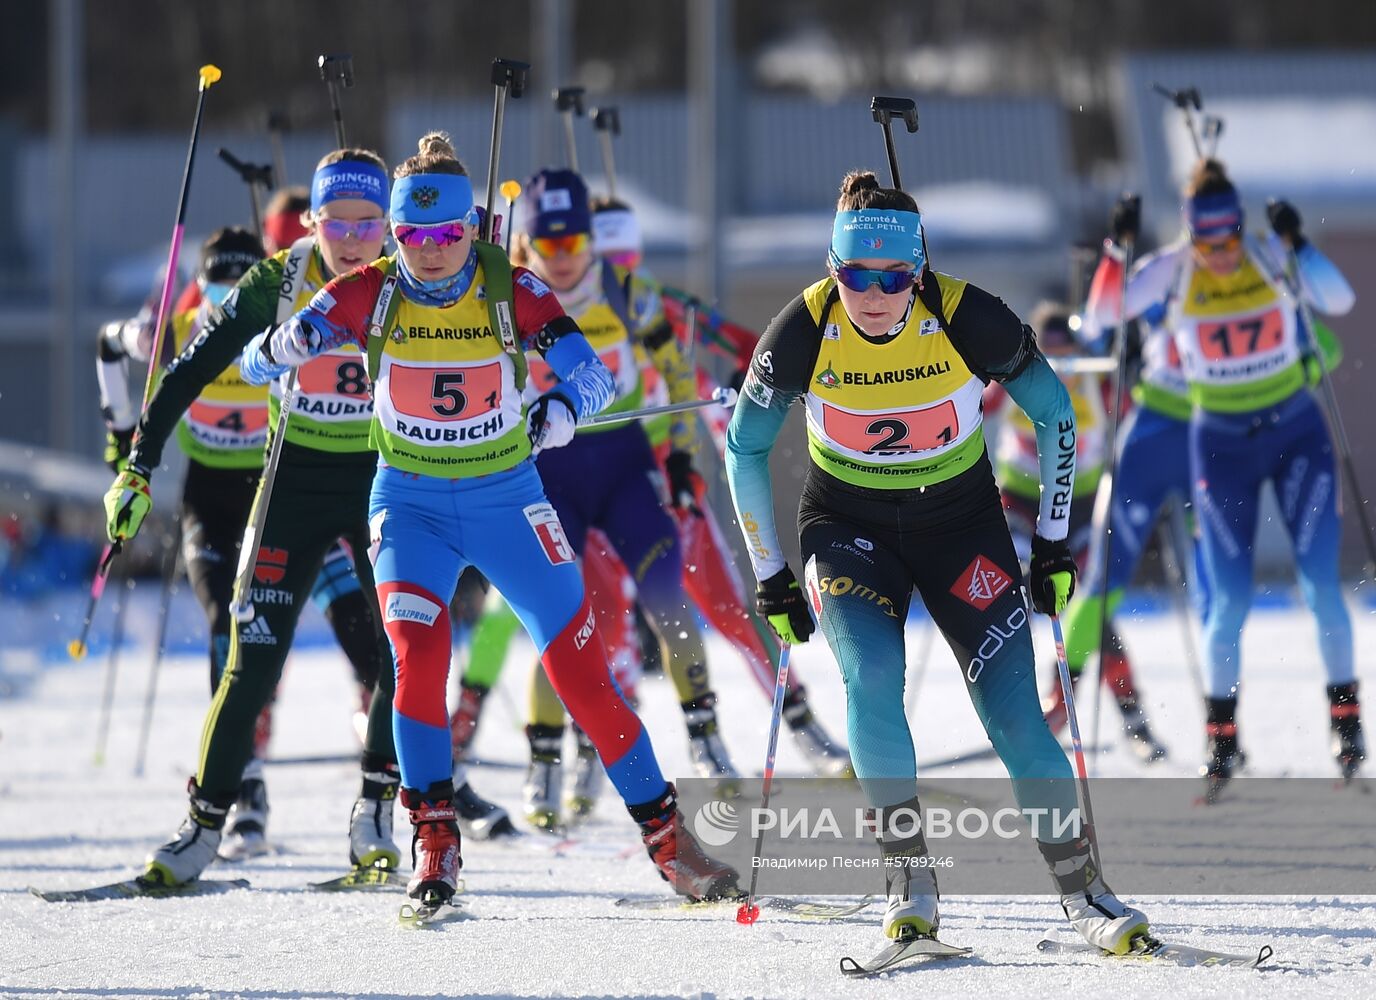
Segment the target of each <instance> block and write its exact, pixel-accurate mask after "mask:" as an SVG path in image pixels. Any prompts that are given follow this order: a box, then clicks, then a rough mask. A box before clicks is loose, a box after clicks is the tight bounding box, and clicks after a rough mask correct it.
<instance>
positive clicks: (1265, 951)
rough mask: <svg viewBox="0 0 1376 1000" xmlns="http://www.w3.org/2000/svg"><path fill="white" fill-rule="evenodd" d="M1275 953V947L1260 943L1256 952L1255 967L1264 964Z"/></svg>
mask: <svg viewBox="0 0 1376 1000" xmlns="http://www.w3.org/2000/svg"><path fill="white" fill-rule="evenodd" d="M1275 954H1276V949H1274V948H1272V947H1271V946H1270V945H1269V944H1264V945H1262V946H1261V948H1260V950H1259V951H1258V952H1257V960H1256V967H1258V968H1259V967H1260V966H1262V965H1265V964H1266V963H1267V962H1269V961H1270V960H1271V958H1272V957H1273V956H1274V955H1275Z"/></svg>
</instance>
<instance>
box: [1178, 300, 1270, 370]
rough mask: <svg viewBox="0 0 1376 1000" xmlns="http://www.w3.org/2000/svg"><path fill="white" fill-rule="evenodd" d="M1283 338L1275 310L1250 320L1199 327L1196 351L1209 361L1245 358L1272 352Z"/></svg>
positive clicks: (1208, 324) (1206, 324)
mask: <svg viewBox="0 0 1376 1000" xmlns="http://www.w3.org/2000/svg"><path fill="white" fill-rule="evenodd" d="M1284 336H1285V324H1284V322H1283V321H1282V319H1281V314H1280V310H1279V309H1272V310H1270V311H1269V312H1265V313H1262V314H1261V315H1260V316H1253V317H1251V318H1250V319H1241V320H1231V321H1229V322H1226V323H1208V322H1201V323H1200V324H1199V350H1200V353H1202V354H1203V355H1204V357H1205V358H1206V359H1207V360H1209V361H1222V360H1225V359H1227V358H1245V357H1248V356H1249V355H1252V354H1261V353H1263V352H1265V351H1272V350H1275V349H1276V348H1277V347H1279V346H1280V345H1281V341H1282V340H1283V339H1284Z"/></svg>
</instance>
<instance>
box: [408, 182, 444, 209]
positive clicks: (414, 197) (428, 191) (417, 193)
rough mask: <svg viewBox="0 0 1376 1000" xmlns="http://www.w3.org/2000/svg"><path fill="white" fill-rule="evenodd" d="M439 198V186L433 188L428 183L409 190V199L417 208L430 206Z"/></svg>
mask: <svg viewBox="0 0 1376 1000" xmlns="http://www.w3.org/2000/svg"><path fill="white" fill-rule="evenodd" d="M439 200H440V191H439V188H433V187H431V186H430V185H428V184H427V185H425V186H424V187H418V188H416V189H415V190H414V191H412V192H411V201H413V202H414V203H415V206H416V207H417V208H432V207H433V206H434V204H435V202H437V201H439Z"/></svg>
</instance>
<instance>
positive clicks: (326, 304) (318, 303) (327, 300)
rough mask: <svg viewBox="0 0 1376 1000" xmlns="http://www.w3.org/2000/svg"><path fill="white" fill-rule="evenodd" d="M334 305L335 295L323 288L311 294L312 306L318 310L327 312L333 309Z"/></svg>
mask: <svg viewBox="0 0 1376 1000" xmlns="http://www.w3.org/2000/svg"><path fill="white" fill-rule="evenodd" d="M334 306H335V301H334V296H333V295H331V294H330V293H329V292H327V291H325V289H323V288H322V289H320V291H318V292H316V293H315V294H314V295H312V296H311V308H312V309H314V310H315V311H316V312H321V313H327V312H329V311H330V310H331V309H333V308H334Z"/></svg>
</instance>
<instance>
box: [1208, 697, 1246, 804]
mask: <svg viewBox="0 0 1376 1000" xmlns="http://www.w3.org/2000/svg"><path fill="white" fill-rule="evenodd" d="M1205 705H1206V709H1205V711H1206V719H1207V721H1206V722H1205V724H1204V732H1205V735H1206V737H1207V742H1206V745H1205V753H1206V754H1207V755H1208V758H1209V759H1208V760H1207V761H1205V763H1204V766H1203V767H1201V768H1200V769H1199V775H1200V777H1202V778H1203V779H1204V801H1205V802H1206V803H1207V804H1209V805H1212V804H1213V803H1215V802H1217V801H1218V797H1219V795H1220V794H1221V793H1222V792H1223V787H1224V786H1225V785H1227V784H1228V782H1229V780H1230V779H1231V778H1232V776H1233V769H1234V768H1235V767H1237V766H1239V764H1240V761H1239V759H1238V758H1239V756H1240V754H1239V753H1238V748H1237V722H1235V721H1234V718H1235V716H1236V714H1237V699H1236V698H1206V699H1205Z"/></svg>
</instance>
